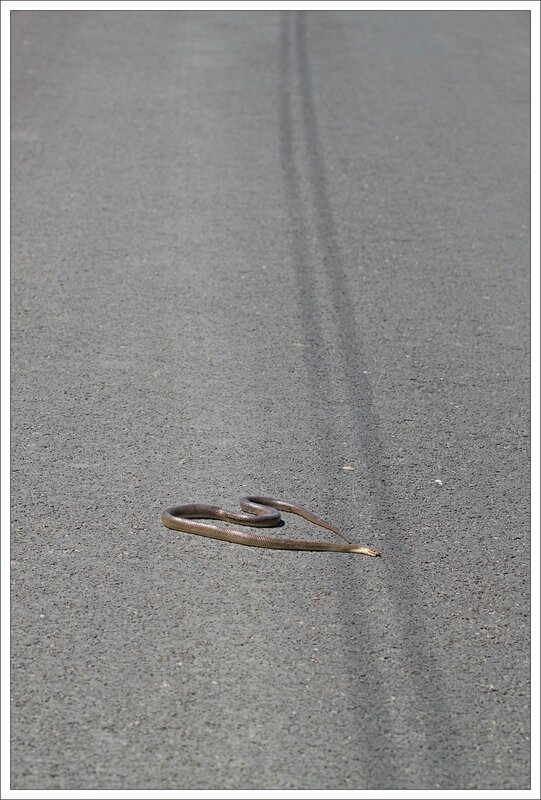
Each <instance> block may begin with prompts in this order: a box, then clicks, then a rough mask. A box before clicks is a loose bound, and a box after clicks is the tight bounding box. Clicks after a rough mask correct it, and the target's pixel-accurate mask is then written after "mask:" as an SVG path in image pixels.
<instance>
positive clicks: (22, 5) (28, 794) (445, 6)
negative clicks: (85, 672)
mask: <svg viewBox="0 0 541 800" xmlns="http://www.w3.org/2000/svg"><path fill="white" fill-rule="evenodd" d="M162 9H167V10H200V11H208V10H220V11H223V10H224V9H226V10H246V9H255V10H280V9H286V10H287V9H289V10H293V11H294V10H297V9H314V10H319V11H321V10H331V9H332V10H341V9H342V10H351V9H358V10H386V11H389V10H400V11H404V10H423V11H427V10H436V11H446V10H469V11H472V10H484V11H490V10H503V11H505V10H510V11H511V10H512V11H516V10H525V11H530V12H531V30H532V73H531V79H532V84H531V85H532V151H531V156H532V209H531V217H532V242H531V244H532V251H531V253H532V260H531V264H532V269H531V292H532V309H531V310H532V326H531V336H532V373H531V375H532V396H531V408H532V429H531V434H532V739H531V744H532V788H531V789H530V790H529V791H520V790H517V791H497V792H496V791H483V790H479V791H473V790H472V791H453V790H450V791H447V790H440V791H409V790H408V791H406V790H404V791H370V790H367V791H349V790H344V791H338V790H337V791H317V790H316V791H309V790H307V791H304V790H302V791H248V790H246V791H244V790H239V791H229V790H223V791H190V790H185V791H173V790H171V791H163V790H162V791H139V790H136V791H134V790H126V791H106V790H103V791H102V790H96V791H86V790H85V791H61V790H43V791H26V790H11V789H10V788H9V775H10V763H9V735H8V734H9V706H10V696H9V688H10V687H9V619H10V617H9V585H10V575H9V572H10V571H9V564H10V560H9V536H8V533H9V528H10V525H9V516H10V502H9V501H10V481H9V463H10V418H9V384H10V370H9V358H10V347H9V345H10V341H9V329H10V303H9V298H10V269H9V264H10V260H9V259H10V248H9V231H10V213H9V196H10V181H9V175H10V170H9V164H10V142H9V130H10V113H9V112H10V68H9V64H10V12H11V11H48V10H58V11H68V10H93V11H99V10H108V11H111V10H125V11H129V10H153V11H156V10H162ZM1 22H2V27H1V50H2V73H1V76H2V80H1V87H2V95H1V96H2V100H1V111H2V152H1V167H2V173H1V187H2V206H1V209H2V213H1V225H2V238H1V290H2V291H1V328H0V331H1V356H2V358H1V378H2V382H1V400H2V417H1V428H0V432H1V465H2V505H1V523H2V526H1V530H2V537H1V546H2V572H1V576H2V595H1V596H2V658H1V664H2V673H3V680H2V690H1V699H2V705H1V722H2V731H3V735H2V753H1V767H2V790H1V795H0V796H1V797H2V798H21V800H23V798H24V799H26V798H28V800H39V798H59V797H70V798H89V799H90V798H92V799H94V798H107V799H108V798H113V800H114V798H145V800H146V798H192V797H193V798H212V799H214V798H246V799H247V800H248V798H277V799H281V798H284V799H285V798H297V797H298V798H365V797H366V798H385V799H387V798H388V799H389V800H392V799H394V798H412V799H413V798H436V799H437V798H471V797H475V798H480V800H484V798H494V797H498V798H535V800H537V799H538V798H539V797H540V793H541V786H540V773H539V751H540V749H541V739H540V685H539V674H540V667H541V664H540V651H539V645H540V640H539V627H540V615H539V605H540V573H539V561H540V544H539V540H540V535H541V530H540V495H539V486H540V477H541V476H540V405H541V393H540V360H541V353H540V334H541V331H540V316H541V315H540V266H539V265H540V263H541V253H540V239H539V220H540V181H539V178H540V174H539V173H540V160H539V151H540V145H541V140H540V118H539V111H540V108H539V106H540V104H539V98H540V80H539V78H540V49H539V45H540V37H539V27H540V4H539V2H520V1H519V2H501V1H500V2H492V1H491V0H486V2H461V1H460V0H458V1H457V2H448V1H442V2H410V1H409V0H403V2H392V0H390V1H389V2H385V1H384V0H382V1H381V2H341V1H340V0H336V2H317V3H316V2H310V1H309V0H305V1H304V2H285V1H284V0H275V1H274V2H254V0H245V1H244V2H242V0H240V1H239V0H237V2H216V1H211V0H201V2H190V1H188V2H160V0H156V2H147V0H140V2H129V1H127V0H124V1H123V2H119V1H118V0H111V2H104V0H95V2H88V0H81V1H80V2H70V1H69V0H66V1H65V2H59V0H56V2H51V1H50V0H42V2H39V1H37V0H33V2H30V1H28V0H19V1H17V0H13V2H3V3H2V5H1Z"/></svg>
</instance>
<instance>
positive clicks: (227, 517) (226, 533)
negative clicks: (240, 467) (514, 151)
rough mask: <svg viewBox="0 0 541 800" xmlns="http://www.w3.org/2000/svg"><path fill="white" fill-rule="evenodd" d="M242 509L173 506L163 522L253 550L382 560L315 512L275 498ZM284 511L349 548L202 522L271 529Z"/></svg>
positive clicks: (255, 499)
mask: <svg viewBox="0 0 541 800" xmlns="http://www.w3.org/2000/svg"><path fill="white" fill-rule="evenodd" d="M239 505H240V507H241V509H242V511H240V512H238V511H237V512H235V511H227V510H226V509H224V508H221V506H213V505H207V504H206V503H186V504H184V505H179V506H173V507H172V508H167V509H165V511H162V514H161V521H162V523H163V524H164V525H165V527H166V528H170V529H171V530H175V531H183V532H184V533H195V534H197V535H198V536H206V537H207V538H209V539H220V540H221V541H224V542H233V543H235V544H243V545H248V546H249V547H266V548H270V549H272V550H309V551H313V552H314V551H324V552H327V553H363V554H364V555H365V556H372V557H376V556H380V555H381V553H379V552H378V551H377V550H374V549H373V548H372V547H361V546H360V545H357V544H354V543H353V542H350V541H349V539H347V538H346V537H345V536H344V534H343V533H341V532H340V531H339V530H338V528H336V527H335V526H334V525H332V524H331V523H330V522H326V521H325V520H324V519H321V517H318V516H316V515H315V514H314V513H313V512H312V511H309V510H308V509H307V508H303V507H302V506H298V505H293V503H288V502H286V501H285V500H279V499H276V498H274V497H262V496H259V495H258V496H249V497H241V498H240V500H239ZM281 511H285V512H286V513H289V514H297V515H298V516H299V517H304V519H307V520H308V521H309V522H312V523H313V524H314V525H318V526H319V527H320V528H326V529H327V530H329V531H332V532H333V533H334V534H336V535H337V536H339V537H340V538H341V539H342V540H343V541H344V542H345V544H342V543H338V542H316V541H308V540H303V539H286V538H283V539H282V538H278V537H274V536H265V535H260V534H256V533H243V532H242V531H238V530H235V529H233V528H226V527H223V526H221V525H214V524H213V523H210V522H200V521H199V520H202V519H207V520H208V519H214V520H221V521H222V522H233V523H236V524H238V525H249V526H250V527H264V528H271V527H274V526H276V525H278V524H279V523H280V521H281V519H282V516H281V514H280V512H281Z"/></svg>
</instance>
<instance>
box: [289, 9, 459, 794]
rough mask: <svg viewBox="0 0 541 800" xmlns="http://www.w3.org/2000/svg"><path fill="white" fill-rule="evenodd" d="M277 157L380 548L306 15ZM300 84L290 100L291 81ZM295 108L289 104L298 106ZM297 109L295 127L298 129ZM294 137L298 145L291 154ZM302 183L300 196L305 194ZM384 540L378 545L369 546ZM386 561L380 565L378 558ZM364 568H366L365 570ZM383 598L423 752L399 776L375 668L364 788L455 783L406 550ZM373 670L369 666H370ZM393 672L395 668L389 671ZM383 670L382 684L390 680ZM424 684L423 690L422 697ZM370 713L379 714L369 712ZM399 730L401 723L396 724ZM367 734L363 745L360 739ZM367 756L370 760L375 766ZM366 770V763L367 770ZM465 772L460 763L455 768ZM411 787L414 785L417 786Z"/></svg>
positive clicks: (390, 517) (307, 318) (379, 454)
mask: <svg viewBox="0 0 541 800" xmlns="http://www.w3.org/2000/svg"><path fill="white" fill-rule="evenodd" d="M281 70H282V76H281V96H280V114H281V157H282V168H283V174H284V186H285V193H286V196H287V203H288V208H289V213H290V219H292V220H296V221H297V227H295V225H292V228H293V231H292V248H293V261H294V265H295V269H296V279H297V286H298V297H299V307H300V312H301V317H302V321H303V327H304V330H306V331H307V333H309V335H310V336H311V337H312V338H313V340H314V342H315V343H316V344H319V345H322V344H324V333H323V329H322V325H321V322H320V315H319V311H318V305H319V302H320V301H319V298H318V283H317V278H316V276H315V275H314V271H315V270H316V268H317V266H318V267H319V268H320V272H321V273H322V276H323V281H324V284H325V289H326V292H327V296H328V299H329V300H330V306H331V308H332V309H333V311H332V313H331V315H330V319H329V320H328V324H329V326H330V325H331V324H332V325H333V327H334V330H333V339H334V345H335V347H334V359H335V360H336V361H339V362H340V375H341V378H342V384H343V387H344V388H343V392H344V394H345V395H346V396H347V404H346V410H345V411H343V412H342V413H343V414H345V415H347V420H346V425H347V429H348V431H349V437H350V439H351V442H352V445H353V451H354V452H355V453H356V454H358V455H359V457H362V458H363V459H364V461H365V463H366V467H367V471H368V479H369V480H370V492H371V496H372V499H373V501H374V503H375V506H376V511H377V515H376V516H377V522H376V531H377V533H378V534H379V535H380V536H381V535H383V534H386V535H387V541H389V540H390V539H391V537H392V539H393V540H394V541H399V539H400V528H399V524H398V522H397V505H398V504H397V500H396V498H395V497H394V495H393V491H392V489H391V488H390V487H389V486H388V484H387V483H386V480H387V475H386V474H385V470H384V469H383V466H382V464H383V463H384V461H385V446H384V443H383V435H382V432H381V424H380V421H379V418H378V414H377V411H376V407H375V402H374V397H373V392H372V388H371V384H370V379H369V377H367V375H366V374H364V372H363V365H364V364H365V363H366V358H365V356H364V353H363V347H362V342H361V341H360V335H359V331H358V330H357V327H356V324H355V319H356V315H357V314H358V309H357V308H356V306H355V304H354V302H353V301H352V300H351V295H350V294H349V292H348V279H347V269H346V267H347V264H346V260H345V257H344V255H343V253H342V251H341V247H340V241H339V234H338V229H337V226H336V223H335V221H334V213H333V210H332V206H331V202H330V199H329V191H328V181H327V177H326V173H325V160H324V155H323V148H322V145H321V141H320V135H319V124H318V119H317V112H316V106H315V100H314V91H313V86H312V75H311V70H310V59H309V53H308V47H307V23H306V15H305V13H303V12H296V13H292V12H283V14H282V27H281ZM294 82H295V83H296V86H297V95H296V94H295V90H294V86H293V83H294ZM295 104H296V105H295ZM294 110H295V111H296V112H297V115H298V118H299V120H300V122H299V123H298V125H297V127H298V128H299V130H295V127H296V126H295V119H294V116H295V115H294ZM295 137H298V140H299V141H300V146H299V147H297V148H296V147H295ZM301 146H302V152H303V154H304V158H303V159H302V163H303V164H305V165H306V167H305V171H306V174H304V175H303V174H302V164H301V159H300V158H299V156H298V154H297V152H296V150H298V151H299V152H300V151H301ZM303 184H305V185H306V187H307V191H304V192H303ZM309 219H312V220H313V226H314V231H315V239H316V246H317V251H318V260H317V262H318V263H317V265H316V264H314V265H313V266H312V264H311V263H309V256H308V255H307V254H308V253H309V244H310V242H309V234H308V220H309ZM324 350H325V348H323V347H316V348H314V350H313V352H312V353H311V352H306V353H305V357H306V364H307V367H308V372H309V374H310V379H311V384H312V390H313V404H314V406H313V407H314V409H317V408H318V406H319V405H320V402H321V396H322V385H325V384H327V386H332V382H333V376H334V374H335V373H336V369H337V368H336V366H334V365H333V364H332V363H331V360H330V359H329V358H328V357H325V355H323V356H321V355H318V351H322V352H324ZM341 430H342V428H341V427H340V424H339V423H337V422H335V421H334V420H333V418H331V419H329V421H328V426H327V427H326V429H325V431H321V430H317V431H315V434H316V435H317V437H318V438H320V439H321V438H322V437H323V439H324V443H325V449H326V450H329V451H332V449H333V448H335V447H336V442H337V441H341V438H342V434H341ZM382 541H384V540H383V539H380V538H378V539H377V540H376V541H375V542H373V544H375V545H376V546H377V545H378V542H379V543H381V542H382ZM383 555H384V560H385V553H384V554H383ZM364 566H365V565H364V564H363V567H364ZM358 568H359V564H358V562H354V561H352V559H349V558H346V559H344V560H343V561H341V562H340V563H339V564H338V565H337V567H336V569H337V571H340V572H341V573H342V575H343V576H344V580H343V581H342V582H343V584H344V585H345V586H349V587H350V590H351V591H350V596H349V598H348V601H347V602H344V603H343V605H342V608H343V614H344V626H345V627H346V628H350V629H351V628H352V627H353V628H355V627H356V628H357V630H358V626H359V621H358V619H359V617H358V615H355V614H354V613H353V612H354V610H355V609H357V608H359V607H362V589H360V588H357V587H358V586H359V573H358ZM385 580H386V599H387V600H388V602H389V604H390V606H391V609H392V616H393V619H392V620H391V621H390V622H389V627H392V626H394V629H395V631H396V633H397V634H398V641H399V650H400V655H401V659H400V661H401V663H402V664H406V665H407V666H408V670H407V675H405V676H404V675H403V674H402V675H401V676H400V677H401V679H402V683H403V684H404V683H405V684H406V686H407V689H408V694H409V695H410V696H412V698H413V699H414V704H415V721H416V724H417V725H418V727H419V730H417V731H416V732H415V733H416V736H417V737H418V738H420V739H421V740H422V743H423V747H422V752H420V751H419V750H418V749H417V750H415V746H414V745H410V747H411V753H410V755H411V760H410V761H409V764H408V765H407V766H408V770H407V776H408V777H407V779H406V773H405V772H404V766H406V765H403V764H402V762H401V764H400V766H399V765H398V764H397V761H396V756H395V755H394V753H393V734H394V733H395V731H394V730H393V726H394V723H395V721H396V718H394V717H392V716H391V713H390V711H389V708H390V706H389V696H390V695H391V694H392V686H385V682H384V671H383V670H381V669H380V670H379V674H378V678H377V680H378V682H379V681H381V692H378V694H377V695H376V696H374V695H371V697H370V711H371V714H372V715H376V714H377V715H378V717H379V718H380V720H381V725H380V727H379V728H378V731H377V732H376V734H375V735H374V731H372V730H371V731H370V733H369V735H368V734H367V733H364V735H363V733H362V728H363V725H364V724H365V721H364V720H363V718H362V713H361V709H362V708H363V706H361V707H360V708H359V704H360V703H364V699H363V698H362V690H363V684H362V680H361V679H359V678H355V679H356V681H357V685H356V687H355V690H356V693H357V708H358V712H357V713H358V714H359V716H360V729H361V730H360V731H359V745H360V746H361V749H362V751H363V752H364V762H365V763H366V764H367V770H369V771H368V773H367V774H368V775H370V776H373V777H372V781H373V783H371V785H370V788H379V786H380V785H385V786H386V787H393V788H398V787H399V785H403V781H404V780H410V781H411V779H412V773H413V777H414V779H415V780H417V781H418V780H419V776H422V783H423V786H425V785H426V786H430V787H434V786H439V787H444V786H446V785H447V786H453V785H454V784H453V781H454V774H456V769H457V760H458V739H459V733H458V732H457V730H456V729H455V726H454V724H453V722H452V718H451V713H450V709H449V705H448V701H447V693H446V690H445V679H444V676H443V674H442V672H441V670H440V668H439V667H438V665H437V663H436V658H435V655H434V653H433V652H432V649H431V646H430V643H429V641H428V634H427V630H426V628H425V626H424V625H423V622H422V619H421V618H420V612H419V609H418V608H416V603H417V602H418V601H419V599H420V598H421V597H422V592H421V591H420V581H419V578H418V575H417V574H416V569H415V566H414V565H413V564H412V563H411V561H410V559H409V557H408V554H407V552H406V551H404V550H403V551H402V552H401V553H397V551H396V550H395V556H394V558H393V560H392V561H391V560H389V561H388V562H386V563H385ZM363 622H364V627H365V630H364V631H363V632H362V634H363V635H362V636H361V635H358V637H357V641H367V642H370V640H371V637H373V636H374V628H375V625H373V624H372V625H371V627H369V625H368V620H367V619H366V617H365V618H364V621H363ZM347 655H348V657H349V659H350V661H351V674H352V676H354V677H355V676H356V675H357V672H358V671H359V664H360V661H361V659H363V658H369V656H365V655H364V653H362V652H359V650H358V649H357V648H356V647H354V646H352V647H351V648H350V651H349V653H348V654H347ZM369 667H370V669H371V670H372V671H373V670H374V663H371V664H369ZM391 669H392V668H391ZM388 676H389V671H388V670H387V680H388V679H389V677H388ZM427 686H428V687H429V691H427ZM374 707H375V708H376V709H377V710H376V711H375V709H374ZM402 724H403V725H404V722H402ZM367 736H368V740H366V737H367ZM374 756H377V759H376V761H375V764H373V761H374ZM371 764H372V766H368V765H371ZM461 773H462V774H463V775H464V764H463V763H462V765H461ZM416 788H421V787H420V786H419V785H418V784H417V785H416Z"/></svg>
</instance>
